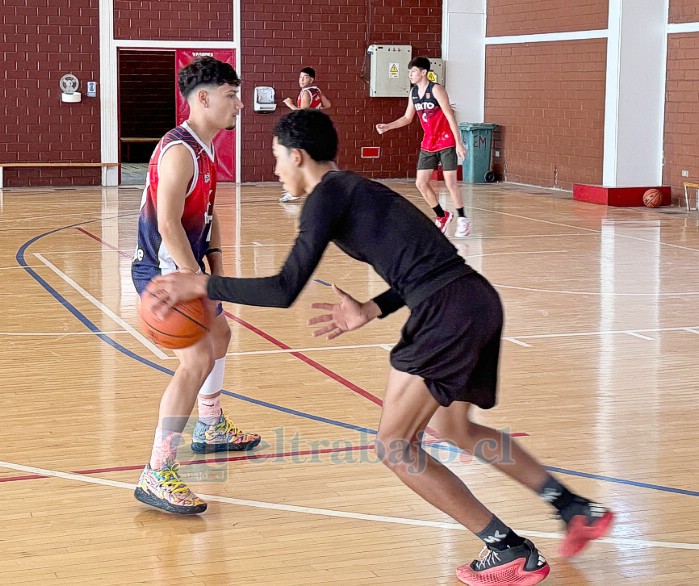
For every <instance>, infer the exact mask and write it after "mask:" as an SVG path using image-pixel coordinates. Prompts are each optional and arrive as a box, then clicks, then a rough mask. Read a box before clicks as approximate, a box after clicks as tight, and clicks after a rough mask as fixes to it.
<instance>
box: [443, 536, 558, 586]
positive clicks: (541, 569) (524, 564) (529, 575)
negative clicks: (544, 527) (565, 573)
mask: <svg viewBox="0 0 699 586" xmlns="http://www.w3.org/2000/svg"><path fill="white" fill-rule="evenodd" d="M550 571H551V567H550V566H549V565H548V562H547V561H546V559H544V556H543V555H541V554H540V553H539V550H538V549H536V547H535V546H534V544H533V543H532V542H531V541H529V540H528V539H525V540H524V543H523V544H522V545H518V546H517V547H510V548H508V549H505V550H502V551H498V550H495V549H490V548H488V547H484V548H483V551H482V552H481V559H479V560H473V561H472V562H471V563H470V564H465V565H463V566H461V567H460V568H459V569H458V570H456V577H457V578H458V579H459V580H461V581H462V582H463V583H464V584H469V585H470V586H486V585H488V586H510V585H515V584H516V585H517V586H532V585H533V584H538V583H539V582H541V581H542V580H543V579H544V578H546V576H548V575H549V572H550Z"/></svg>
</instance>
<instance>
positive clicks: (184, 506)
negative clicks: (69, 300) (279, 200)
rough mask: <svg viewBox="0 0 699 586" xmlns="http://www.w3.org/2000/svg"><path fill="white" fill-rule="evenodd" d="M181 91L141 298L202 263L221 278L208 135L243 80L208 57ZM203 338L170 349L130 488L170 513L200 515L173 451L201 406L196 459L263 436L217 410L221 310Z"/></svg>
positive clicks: (149, 198) (163, 159)
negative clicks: (157, 282)
mask: <svg viewBox="0 0 699 586" xmlns="http://www.w3.org/2000/svg"><path fill="white" fill-rule="evenodd" d="M178 86H179V89H180V92H181V93H182V95H183V96H184V97H185V98H186V99H187V102H188V104H189V108H190V115H189V119H188V120H187V121H185V122H184V123H183V124H182V125H181V126H178V127H177V128H175V129H173V130H171V131H170V132H168V133H167V134H166V135H165V136H164V137H163V138H162V139H161V140H160V142H159V143H158V145H157V146H156V147H155V151H154V152H153V156H152V157H151V160H150V163H149V166H148V176H147V179H146V186H145V189H144V192H143V199H142V201H141V212H140V215H139V219H138V245H137V248H136V252H135V254H134V259H133V264H132V267H131V275H132V278H133V282H134V285H135V286H136V290H137V291H138V293H139V294H143V291H144V289H145V288H146V286H147V285H148V283H149V282H150V280H151V279H152V278H153V277H156V276H159V275H166V274H169V273H174V272H181V273H187V272H188V273H202V272H203V271H204V268H205V265H204V259H205V258H206V261H207V264H208V266H209V270H210V272H211V274H212V275H223V261H222V252H221V234H220V229H219V223H218V218H217V216H216V212H215V211H214V199H215V197H216V157H215V153H214V145H213V140H214V137H215V136H216V135H217V134H218V133H219V132H220V131H221V130H223V129H226V130H232V129H233V128H234V127H235V120H236V117H237V115H238V113H239V112H240V110H241V108H242V107H243V104H242V103H241V101H240V99H239V97H238V88H239V86H240V80H239V78H238V74H237V73H236V72H235V70H234V69H233V68H232V67H231V66H230V65H229V64H227V63H223V62H221V61H218V60H217V59H213V58H212V57H204V58H201V59H198V60H197V61H195V62H194V63H191V64H190V65H187V66H186V67H184V68H183V69H182V70H181V71H180V72H179V77H178ZM209 309H210V311H211V314H212V319H211V326H210V328H209V333H208V334H207V335H206V336H204V338H203V339H202V340H200V341H199V342H197V343H196V344H194V345H193V346H190V347H188V348H183V349H181V350H175V354H176V356H177V358H178V359H179V361H180V364H179V366H178V367H177V370H176V371H175V375H174V376H173V377H172V380H171V381H170V384H168V386H167V388H166V389H165V392H164V393H163V397H162V399H161V401H160V413H159V417H158V427H157V429H156V432H155V440H154V442H153V450H152V453H151V458H150V462H149V463H148V464H147V465H146V467H145V469H144V470H143V473H142V474H141V478H140V479H139V482H138V485H137V487H136V491H135V496H136V498H137V499H138V500H139V501H142V502H144V503H146V504H148V505H151V506H154V507H157V508H159V509H163V510H165V511H168V512H171V513H177V514H180V515H189V514H195V513H200V512H203V511H204V510H206V503H205V502H204V501H203V500H202V499H200V498H199V497H198V496H197V495H195V494H194V493H192V491H191V490H190V489H189V487H188V486H187V485H186V484H185V483H184V482H183V481H182V480H181V479H180V477H179V475H178V472H177V471H178V468H179V465H178V464H177V462H176V455H177V446H178V444H179V443H180V440H181V439H182V431H183V429H184V427H185V424H186V423H187V420H188V419H189V415H190V413H191V412H192V408H193V407H194V403H195V402H197V400H198V406H199V419H198V421H197V424H196V426H195V428H194V433H193V437H192V450H193V451H195V452H198V453H205V452H218V451H223V450H249V449H252V448H254V447H255V446H256V445H257V444H259V443H260V436H259V435H257V434H253V433H244V432H242V431H240V430H239V429H238V428H237V427H236V426H235V425H234V424H233V422H232V421H231V420H230V418H229V417H228V415H227V414H226V412H225V411H223V409H222V408H221V387H222V386H223V375H224V368H225V360H226V358H225V357H226V352H227V350H228V343H229V342H230V338H231V330H230V327H229V326H228V322H227V321H226V318H225V316H224V315H223V313H222V308H221V304H220V303H210V304H209Z"/></svg>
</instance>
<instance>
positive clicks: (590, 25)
mask: <svg viewBox="0 0 699 586" xmlns="http://www.w3.org/2000/svg"><path fill="white" fill-rule="evenodd" d="M675 1H676V2H678V1H682V0H675ZM684 1H685V2H687V3H689V2H695V1H696V0H684ZM487 4H488V20H487V33H486V34H487V36H489V37H493V36H504V35H529V34H536V33H552V32H567V31H582V30H595V29H606V28H607V22H608V17H607V14H608V11H609V0H546V1H543V2H542V0H488V3H487Z"/></svg>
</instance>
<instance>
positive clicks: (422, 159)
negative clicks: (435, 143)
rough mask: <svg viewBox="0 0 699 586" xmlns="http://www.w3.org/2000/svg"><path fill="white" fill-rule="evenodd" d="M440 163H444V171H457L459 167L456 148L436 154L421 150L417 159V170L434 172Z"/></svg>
mask: <svg viewBox="0 0 699 586" xmlns="http://www.w3.org/2000/svg"><path fill="white" fill-rule="evenodd" d="M439 163H442V171H456V168H457V167H458V166H459V158H458V157H457V156H456V147H449V148H446V149H442V150H441V151H437V152H436V153H431V152H429V151H423V150H421V151H420V156H419V157H418V159H417V170H418V171H434V170H435V169H436V168H437V165H439Z"/></svg>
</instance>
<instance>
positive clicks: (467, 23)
mask: <svg viewBox="0 0 699 586" xmlns="http://www.w3.org/2000/svg"><path fill="white" fill-rule="evenodd" d="M485 2H486V0H444V5H443V26H442V57H443V59H444V60H445V61H446V86H445V87H446V90H447V93H448V94H449V100H450V101H451V103H452V106H453V108H454V112H455V114H456V120H457V122H483V121H484V120H483V116H484V114H483V113H484V109H485V17H486V12H485Z"/></svg>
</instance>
